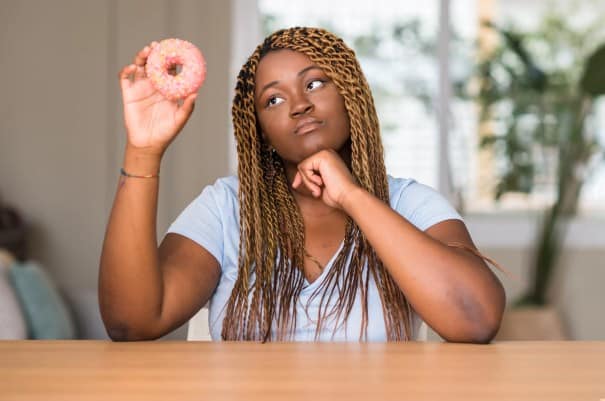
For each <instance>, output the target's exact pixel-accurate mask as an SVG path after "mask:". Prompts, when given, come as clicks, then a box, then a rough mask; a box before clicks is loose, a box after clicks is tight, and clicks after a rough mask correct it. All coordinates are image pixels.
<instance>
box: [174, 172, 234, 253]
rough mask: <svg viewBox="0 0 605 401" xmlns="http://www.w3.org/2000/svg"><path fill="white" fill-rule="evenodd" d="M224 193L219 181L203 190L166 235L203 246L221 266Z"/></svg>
mask: <svg viewBox="0 0 605 401" xmlns="http://www.w3.org/2000/svg"><path fill="white" fill-rule="evenodd" d="M225 195H226V191H225V189H224V188H223V185H222V183H221V181H220V180H219V181H217V182H216V183H215V184H213V185H209V186H207V187H205V188H204V190H203V191H202V193H201V194H200V195H199V196H198V197H197V198H196V199H194V200H193V201H192V202H191V203H190V204H189V205H188V206H187V207H186V208H185V209H184V210H183V211H182V212H181V214H180V215H179V216H178V217H177V218H176V220H175V221H174V222H173V223H172V224H171V225H170V227H169V228H168V230H167V232H166V233H175V234H180V235H183V236H185V237H187V238H189V239H191V240H193V241H195V242H196V243H198V244H199V245H201V246H203V247H204V248H205V249H206V250H207V251H208V252H210V253H211V254H212V256H214V257H215V258H216V260H217V261H218V262H219V264H222V261H223V256H224V244H223V242H224V238H223V237H224V236H223V221H222V214H223V213H222V211H221V207H220V205H225V203H226V202H225V201H226V199H225Z"/></svg>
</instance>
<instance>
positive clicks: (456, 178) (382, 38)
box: [259, 0, 605, 212]
mask: <svg viewBox="0 0 605 401" xmlns="http://www.w3.org/2000/svg"><path fill="white" fill-rule="evenodd" d="M589 3H590V4H591V5H593V6H592V7H588V6H587V5H588V4H589ZM596 3H597V5H600V6H601V7H604V8H605V1H603V0H600V1H598V2H596ZM549 4H551V2H544V1H538V0H531V1H529V0H526V1H520V0H514V1H513V0H506V1H504V0H499V1H498V0H451V1H449V2H448V1H445V0H426V1H424V2H423V4H422V7H418V5H417V4H416V3H414V2H407V1H405V2H404V1H395V0H391V1H388V0H375V1H373V2H367V1H360V0H347V1H343V0H333V1H329V2H327V1H320V0H307V1H306V2H304V3H290V4H288V6H287V7H286V6H284V4H283V2H281V1H279V0H259V10H260V16H261V18H262V28H263V31H264V32H263V33H264V34H265V35H266V34H268V33H270V32H273V31H274V30H275V29H278V28H282V27H287V26H296V25H307V26H321V27H324V28H327V29H329V30H331V31H333V32H334V33H336V34H338V35H339V36H341V37H342V38H343V39H344V40H345V41H346V42H347V43H348V44H349V45H350V46H351V47H353V49H354V50H355V51H356V54H357V56H358V58H359V61H360V63H361V65H362V68H363V70H364V72H365V74H366V77H367V79H368V81H369V83H370V86H371V88H372V91H373V94H374V97H375V102H376V107H377V111H378V115H379V118H380V122H381V131H382V135H383V142H384V145H385V161H386V165H387V171H388V172H389V173H390V174H392V175H395V176H400V177H413V178H415V179H417V180H418V181H420V182H423V183H425V184H428V185H431V186H433V187H435V188H438V189H440V190H441V191H442V192H446V193H445V194H446V195H450V197H451V199H452V200H453V201H454V202H455V203H457V204H458V206H459V207H461V208H463V209H465V211H468V212H473V211H479V212H485V211H487V212H493V211H498V210H520V209H521V210H526V209H528V208H529V209H532V208H536V209H541V208H543V207H544V206H546V205H547V204H548V203H549V202H551V201H552V198H553V188H554V185H553V183H554V175H553V174H554V173H553V171H554V169H555V168H556V155H554V156H553V155H552V154H550V155H549V154H547V153H548V152H543V154H542V157H543V159H545V160H550V163H546V164H545V165H546V166H547V167H542V170H539V171H538V174H537V175H536V176H535V180H536V181H535V183H536V186H535V187H534V191H532V193H531V195H519V194H507V195H506V196H504V197H502V200H501V201H500V202H495V201H494V200H493V188H494V186H495V182H496V181H495V177H496V175H495V174H496V173H497V172H498V171H499V169H501V168H502V162H501V161H500V160H498V158H497V156H496V154H495V152H494V151H493V150H482V151H480V150H479V141H480V139H481V132H482V127H481V124H480V123H479V121H478V120H479V109H478V105H477V102H476V101H475V100H472V99H471V100H469V99H465V98H463V97H460V96H458V92H457V91H456V88H457V87H458V86H457V85H456V83H457V82H462V81H464V80H466V81H469V79H470V77H471V74H472V73H473V71H474V66H476V65H477V59H478V54H479V51H480V50H481V48H478V47H477V45H476V44H477V43H478V40H479V39H482V35H485V31H484V28H482V26H481V24H480V20H481V19H484V18H489V19H491V20H492V21H494V22H495V23H496V24H499V25H502V26H509V25H511V24H513V23H514V24H517V25H519V27H520V28H523V29H529V30H531V29H534V28H535V24H537V23H539V22H540V21H543V20H544V16H545V15H546V13H547V12H548V11H549V10H550V9H551V8H552V7H551V8H549ZM557 4H563V6H565V7H567V8H566V9H568V10H570V9H572V7H573V10H576V11H578V10H580V11H587V12H580V13H579V14H581V15H580V16H579V17H578V19H577V20H575V21H576V23H577V29H578V31H582V30H585V28H586V27H588V26H589V25H590V24H592V23H594V21H593V20H594V18H592V20H591V17H594V16H595V15H598V14H602V13H595V12H594V4H595V1H591V0H584V1H572V0H568V1H559V2H558V3H557ZM573 5H575V6H573ZM578 5H580V6H578ZM581 6H586V7H581ZM444 7H447V10H444ZM557 9H561V10H563V9H565V8H557ZM444 12H446V13H445V14H444ZM563 12H565V11H563ZM444 15H445V16H446V18H447V19H449V21H450V25H451V27H452V29H451V31H448V30H446V29H440V27H441V28H442V27H443V26H444V25H445V24H441V23H440V21H444V19H443V17H444ZM532 24H533V25H534V26H532ZM602 26H604V27H605V24H602ZM603 38H605V36H603ZM444 41H445V45H446V47H449V56H448V53H447V52H443V51H442V52H440V51H439V49H440V45H441V46H442V47H441V49H443V43H444ZM604 42H605V41H604ZM563 56H564V55H563ZM563 56H562V57H563ZM440 67H445V68H440ZM444 73H445V74H447V75H446V76H448V77H449V78H451V85H450V86H451V89H450V90H449V91H444V90H443V89H444V88H443V84H441V86H440V74H441V77H443V74H444ZM446 86H447V85H446ZM439 105H443V106H442V108H443V110H444V111H445V112H444V113H438V112H437V110H438V109H439ZM594 110H595V111H594V113H593V115H592V117H591V118H590V129H591V130H594V132H595V133H596V135H597V137H598V140H599V141H600V143H601V144H602V147H604V148H605V101H601V100H599V101H597V102H596V107H595V108H594ZM439 115H441V116H442V120H441V121H440V120H439V119H438V116H439ZM443 116H446V117H445V118H444V117H443ZM495 128H496V129H497V128H498V127H495ZM443 135H445V136H446V138H447V141H445V142H444V141H443ZM443 143H447V144H448V149H447V151H445V152H444V151H443V150H440V146H441V145H442V144H443ZM444 155H445V157H446V160H447V161H448V163H447V164H448V168H447V169H443V168H440V159H443V158H444ZM553 160H554V161H553ZM603 164H604V163H601V164H600V165H599V160H598V157H595V160H594V171H593V172H592V174H590V176H589V179H588V180H587V182H586V185H585V186H584V189H583V191H582V196H581V202H580V208H581V210H586V211H591V212H595V211H602V212H605V202H604V201H603V200H604V199H603V198H604V197H605V195H604V194H605V167H604V166H603ZM548 166H550V167H548ZM444 182H446V183H448V182H449V187H448V185H445V186H444V185H443V183H444ZM450 189H453V191H449V190H450ZM451 195H455V196H451ZM456 195H457V196H456Z"/></svg>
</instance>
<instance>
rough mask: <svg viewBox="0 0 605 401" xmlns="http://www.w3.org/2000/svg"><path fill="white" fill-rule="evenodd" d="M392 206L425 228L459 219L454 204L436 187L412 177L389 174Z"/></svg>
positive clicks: (418, 225)
mask: <svg viewBox="0 0 605 401" xmlns="http://www.w3.org/2000/svg"><path fill="white" fill-rule="evenodd" d="M388 181H389V195H390V203H391V207H392V208H393V209H395V210H397V211H398V212H399V213H400V214H401V215H402V216H404V217H406V218H407V219H408V220H410V221H411V222H412V223H414V224H415V225H416V226H417V227H418V228H420V229H422V230H424V229H426V228H428V227H430V226H431V225H432V224H435V223H437V222H439V221H442V220H448V219H458V220H461V219H462V218H461V216H460V215H459V214H458V212H457V211H456V209H455V208H454V207H453V205H452V204H451V203H450V202H449V201H448V200H447V198H446V197H445V196H443V195H442V194H441V193H439V191H437V190H436V189H434V188H432V187H430V186H428V185H425V184H422V183H419V182H417V181H416V180H414V179H412V178H395V177H391V176H388Z"/></svg>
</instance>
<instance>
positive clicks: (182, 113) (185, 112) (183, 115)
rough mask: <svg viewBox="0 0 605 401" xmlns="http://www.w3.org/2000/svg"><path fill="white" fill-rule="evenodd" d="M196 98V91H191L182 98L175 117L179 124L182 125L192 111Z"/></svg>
mask: <svg viewBox="0 0 605 401" xmlns="http://www.w3.org/2000/svg"><path fill="white" fill-rule="evenodd" d="M196 98H197V93H192V94H191V95H189V96H187V97H186V98H185V99H184V100H183V104H182V105H181V106H180V107H179V108H178V109H177V111H176V118H177V120H178V123H179V124H180V125H183V124H184V123H185V122H186V121H187V119H188V118H189V116H190V115H191V113H192V112H193V109H194V107H195V99H196Z"/></svg>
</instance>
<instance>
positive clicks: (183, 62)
mask: <svg viewBox="0 0 605 401" xmlns="http://www.w3.org/2000/svg"><path fill="white" fill-rule="evenodd" d="M145 72H146V73H147V77H148V78H149V79H150V80H151V83H152V85H153V86H154V87H155V88H156V89H157V90H158V92H160V93H161V94H162V95H163V96H164V97H165V98H167V99H170V100H178V99H183V98H185V97H187V96H188V95H190V94H192V93H194V92H196V91H197V90H198V89H199V88H200V86H202V84H203V83H204V80H205V79H206V61H205V60H204V56H203V55H202V52H201V51H200V50H199V49H198V48H197V47H195V45H193V44H192V43H190V42H187V41H186V40H181V39H165V40H162V41H161V42H160V43H158V44H157V45H156V46H154V47H153V49H151V52H150V53H149V56H148V57H147V64H146V66H145Z"/></svg>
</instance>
